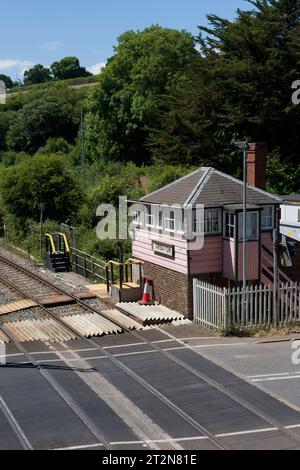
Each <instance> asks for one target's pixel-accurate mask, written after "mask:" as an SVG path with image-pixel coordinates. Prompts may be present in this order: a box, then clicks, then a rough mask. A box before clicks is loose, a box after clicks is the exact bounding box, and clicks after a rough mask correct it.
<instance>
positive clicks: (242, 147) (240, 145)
mask: <svg viewBox="0 0 300 470" xmlns="http://www.w3.org/2000/svg"><path fill="white" fill-rule="evenodd" d="M234 145H235V146H236V147H237V148H238V149H240V150H242V151H243V168H244V170H243V173H244V188H243V297H244V299H243V316H244V318H245V313H246V302H245V299H246V288H247V193H248V191H247V189H248V188H247V179H248V178H247V176H248V175H247V153H248V149H249V145H248V142H235V144H234Z"/></svg>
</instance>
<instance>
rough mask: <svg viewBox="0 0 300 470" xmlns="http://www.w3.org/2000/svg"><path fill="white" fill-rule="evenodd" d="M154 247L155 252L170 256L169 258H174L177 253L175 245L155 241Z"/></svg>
mask: <svg viewBox="0 0 300 470" xmlns="http://www.w3.org/2000/svg"><path fill="white" fill-rule="evenodd" d="M152 249H153V251H154V253H156V254H158V255H163V256H168V257H169V258H173V257H174V254H175V247H174V245H167V244H166V243H161V242H155V241H153V242H152Z"/></svg>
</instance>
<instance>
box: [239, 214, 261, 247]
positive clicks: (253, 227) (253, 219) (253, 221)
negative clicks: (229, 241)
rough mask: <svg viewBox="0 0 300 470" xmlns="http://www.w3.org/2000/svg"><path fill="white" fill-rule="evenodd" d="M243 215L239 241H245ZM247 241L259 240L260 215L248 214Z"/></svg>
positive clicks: (240, 215) (240, 219) (241, 215)
mask: <svg viewBox="0 0 300 470" xmlns="http://www.w3.org/2000/svg"><path fill="white" fill-rule="evenodd" d="M243 227H244V224H243V213H240V214H239V240H243ZM246 239H247V240H258V213H257V212H248V213H247V223H246Z"/></svg>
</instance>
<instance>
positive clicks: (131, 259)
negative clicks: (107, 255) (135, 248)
mask: <svg viewBox="0 0 300 470" xmlns="http://www.w3.org/2000/svg"><path fill="white" fill-rule="evenodd" d="M111 264H114V265H115V266H128V265H129V264H144V263H143V261H139V260H137V259H133V258H130V259H128V260H127V261H126V262H125V263H120V262H119V261H114V260H111V261H108V263H106V265H105V266H104V267H105V268H107V267H108V266H109V265H111Z"/></svg>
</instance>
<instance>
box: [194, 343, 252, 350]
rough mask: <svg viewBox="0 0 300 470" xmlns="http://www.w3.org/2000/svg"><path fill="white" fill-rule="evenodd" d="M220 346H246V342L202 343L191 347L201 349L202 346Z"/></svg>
mask: <svg viewBox="0 0 300 470" xmlns="http://www.w3.org/2000/svg"><path fill="white" fill-rule="evenodd" d="M218 346H222V347H225V346H227V347H228V346H245V343H233V344H224V343H215V344H201V345H200V346H191V348H195V349H200V348H217V347H218Z"/></svg>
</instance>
